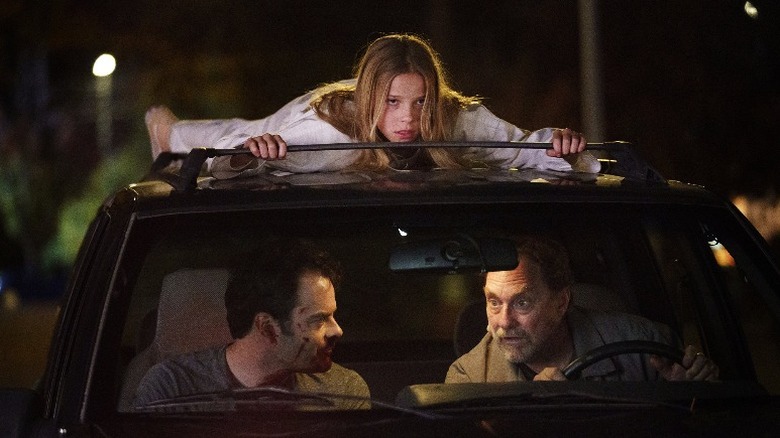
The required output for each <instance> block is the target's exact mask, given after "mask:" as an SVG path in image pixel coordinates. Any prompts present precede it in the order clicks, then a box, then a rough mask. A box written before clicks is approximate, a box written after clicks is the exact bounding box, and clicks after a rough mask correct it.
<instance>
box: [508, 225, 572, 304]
mask: <svg viewBox="0 0 780 438" xmlns="http://www.w3.org/2000/svg"><path fill="white" fill-rule="evenodd" d="M515 241H516V244H517V256H518V258H520V257H525V258H527V259H529V260H532V261H534V262H535V263H536V264H537V265H539V269H540V270H541V273H542V279H543V280H544V282H545V283H546V284H547V286H548V287H549V288H550V290H552V291H553V292H555V293H558V292H560V291H561V290H563V288H564V287H566V286H569V285H570V284H571V282H572V273H571V266H570V265H569V256H568V254H567V252H566V248H565V247H564V246H563V245H562V244H561V243H560V242H558V241H556V240H553V239H549V238H546V237H536V236H534V237H521V238H517V239H516V240H515Z"/></svg>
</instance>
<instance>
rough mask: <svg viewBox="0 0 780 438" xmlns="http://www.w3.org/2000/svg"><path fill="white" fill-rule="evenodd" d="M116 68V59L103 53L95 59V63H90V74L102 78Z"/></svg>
mask: <svg viewBox="0 0 780 438" xmlns="http://www.w3.org/2000/svg"><path fill="white" fill-rule="evenodd" d="M115 68H116V59H114V57H113V56H111V55H109V54H108V53H104V54H102V55H100V56H98V58H97V59H96V60H95V64H93V65H92V74H93V75H95V76H97V77H99V78H102V77H105V76H108V75H110V74H111V73H113V72H114V69H115Z"/></svg>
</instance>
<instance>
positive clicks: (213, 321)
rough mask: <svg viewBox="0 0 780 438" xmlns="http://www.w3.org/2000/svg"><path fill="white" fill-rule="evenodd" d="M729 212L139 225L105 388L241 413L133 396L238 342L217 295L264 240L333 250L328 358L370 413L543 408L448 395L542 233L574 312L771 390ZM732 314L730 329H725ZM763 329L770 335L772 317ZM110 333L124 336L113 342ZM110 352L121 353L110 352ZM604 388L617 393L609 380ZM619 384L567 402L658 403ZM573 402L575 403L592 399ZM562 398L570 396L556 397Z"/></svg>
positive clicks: (299, 403)
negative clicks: (757, 356)
mask: <svg viewBox="0 0 780 438" xmlns="http://www.w3.org/2000/svg"><path fill="white" fill-rule="evenodd" d="M724 214H725V213H724V211H722V210H721V209H719V208H715V207H712V208H703V207H698V208H696V209H694V208H690V207H686V206H669V205H662V204H659V205H653V204H647V205H636V204H624V203H608V202H600V203H577V202H571V203H556V204H551V203H545V202H539V203H533V202H526V203H522V204H520V203H507V204H506V205H501V204H490V205H481V204H479V203H471V204H468V205H455V204H452V205H450V204H441V205H438V204H434V205H412V206H408V205H407V206H404V205H389V206H388V205H385V206H376V205H374V206H341V207H339V208H328V207H322V206H319V207H314V206H307V205H298V206H295V207H294V208H285V209H274V208H270V207H268V208H260V209H257V210H248V209H247V210H242V211H229V212H225V211H221V212H208V211H195V212H189V213H180V214H179V213H177V214H160V215H156V216H150V217H144V216H143V215H140V216H139V217H136V218H135V220H134V223H133V224H132V227H131V231H130V232H129V233H128V234H127V236H126V241H125V243H124V250H123V252H122V255H121V260H120V263H119V265H118V266H119V268H118V270H117V273H116V274H115V280H114V286H113V290H114V291H115V293H114V295H115V296H116V297H117V300H116V303H111V304H110V305H109V306H108V313H107V318H106V324H107V325H108V326H110V325H112V324H113V325H116V326H117V327H118V328H119V329H118V330H115V332H116V333H118V334H117V335H111V333H112V331H111V330H103V334H102V336H105V337H107V338H109V339H106V342H102V344H101V345H104V347H101V352H100V354H99V361H98V363H97V366H98V367H102V369H103V371H102V373H103V374H104V375H113V376H114V379H115V382H116V385H115V387H116V388H118V389H117V390H116V391H115V397H116V398H115V400H116V402H117V408H118V410H119V411H122V412H134V411H139V412H149V411H166V409H167V408H171V407H176V406H178V407H182V406H185V405H186V406H190V405H192V404H193V403H194V404H197V405H198V406H206V405H208V406H209V407H207V408H204V409H206V410H215V409H216V410H220V409H229V410H232V409H236V406H237V404H236V403H224V402H225V400H226V399H229V400H233V401H235V400H237V399H241V400H244V401H245V400H247V393H246V392H244V393H236V392H231V393H217V394H216V395H215V394H206V396H205V397H203V396H199V395H198V394H186V395H187V397H188V398H184V399H180V400H177V399H169V400H164V401H162V402H159V403H158V406H162V408H160V409H157V408H155V407H154V405H150V406H148V407H147V408H144V409H139V410H136V409H134V408H133V399H134V397H135V394H136V391H137V388H138V384H139V382H140V380H141V379H142V378H143V376H144V374H145V373H146V372H147V371H148V370H149V368H150V367H152V366H153V365H154V364H156V363H158V362H161V361H164V360H167V359H170V358H172V357H176V356H180V355H184V354H188V353H192V352H195V351H200V350H204V349H208V348H215V347H219V346H223V345H226V344H227V343H230V342H231V341H232V337H231V335H230V332H229V330H228V325H227V322H226V320H225V318H226V317H225V304H224V294H225V289H226V287H227V282H228V281H229V278H230V275H231V269H232V268H233V267H234V266H235V264H236V261H237V257H244V256H245V255H247V254H252V253H253V252H256V251H258V250H259V249H258V248H262V244H263V242H267V241H269V239H276V238H280V237H296V238H303V239H306V240H309V241H312V242H315V243H316V244H317V245H319V246H321V247H323V248H325V249H326V250H327V251H328V252H329V253H330V254H331V255H332V256H333V257H334V258H335V259H337V260H338V261H339V263H340V264H341V265H342V268H343V271H344V274H343V279H342V281H341V283H340V285H339V286H338V288H337V290H336V301H337V305H338V309H337V311H336V312H335V319H336V320H337V321H338V324H339V325H340V326H341V328H342V329H343V336H342V337H341V339H340V340H339V342H338V344H337V345H336V346H335V349H334V351H333V355H332V358H333V361H334V362H335V363H338V364H340V365H342V366H344V367H346V368H348V369H351V370H354V371H356V372H357V373H358V374H359V375H360V376H361V377H362V378H363V379H364V380H365V382H366V383H367V385H368V387H369V389H370V393H371V399H372V401H373V407H374V408H377V407H382V406H388V405H394V404H400V405H412V406H418V405H426V404H428V405H440V406H449V407H452V406H458V407H460V408H467V407H469V406H471V407H473V406H474V403H471V404H469V403H466V402H464V399H466V400H468V399H471V400H472V401H474V400H476V401H480V400H481V401H485V400H489V399H495V398H496V397H499V398H501V397H511V400H512V403H513V405H517V404H521V405H522V404H536V403H539V400H540V398H539V397H527V396H526V395H525V394H526V392H527V391H525V392H523V391H520V392H519V393H518V392H516V393H512V394H509V393H507V392H505V391H504V392H499V393H496V392H495V390H494V389H493V390H491V391H493V392H490V391H488V392H487V393H485V392H480V391H477V392H474V391H475V390H474V389H473V388H471V389H467V388H469V385H463V386H457V384H451V385H443V383H444V379H445V376H446V375H447V372H448V369H449V367H450V365H451V364H452V363H453V361H455V360H456V359H457V358H458V357H459V356H460V355H462V354H464V353H465V352H467V351H469V350H471V349H472V348H473V347H474V346H475V345H476V344H477V343H478V342H479V341H480V339H481V338H482V337H483V336H484V335H485V333H486V326H485V318H486V316H485V295H484V293H483V286H484V283H485V271H490V270H507V269H509V268H507V266H506V265H502V263H504V262H505V261H506V259H507V257H515V256H514V252H513V251H512V250H513V247H512V246H511V245H510V247H509V249H507V246H506V245H505V242H508V241H511V240H510V239H514V238H516V237H517V236H546V237H550V238H554V239H555V240H557V241H559V242H560V243H562V244H563V246H564V247H565V249H566V251H567V253H568V256H569V258H570V264H571V267H572V271H573V284H572V287H571V294H572V303H571V306H576V307H579V308H586V309H597V310H600V311H617V312H623V313H628V314H633V315H639V316H642V317H644V318H647V319H650V320H652V321H656V322H659V323H662V324H664V325H666V326H668V327H669V329H670V330H671V333H673V335H674V337H675V338H677V339H678V340H679V343H680V344H679V345H688V344H691V345H694V346H696V348H697V349H699V350H701V351H705V352H706V354H707V355H708V356H709V357H711V358H712V359H713V360H714V361H715V362H716V363H718V365H719V367H720V370H721V371H720V376H721V379H722V380H723V382H724V383H727V382H741V381H745V380H751V379H754V373H757V374H758V377H759V380H760V381H761V382H762V384H764V386H765V387H766V388H767V389H768V390H770V391H771V392H777V389H778V388H777V387H772V385H774V383H772V382H773V381H774V380H773V379H774V378H773V376H768V375H767V374H766V373H764V370H761V369H757V370H754V369H753V366H752V364H751V363H750V359H749V357H750V356H749V354H748V352H745V351H741V349H743V347H741V346H740V345H737V344H735V343H734V341H733V337H731V336H729V335H728V331H729V330H748V331H749V330H750V327H751V326H750V324H747V325H745V324H740V322H739V321H738V320H739V318H740V311H741V310H740V309H744V308H745V307H746V306H750V305H751V304H752V303H754V302H755V300H756V297H759V296H760V295H761V294H762V293H763V292H762V290H765V289H766V287H765V285H762V284H761V281H762V280H761V278H754V277H750V275H746V274H745V272H748V273H750V272H751V269H750V266H747V267H742V266H739V263H735V261H734V260H735V259H737V260H740V259H741V258H745V259H747V258H746V257H742V255H743V254H742V253H741V252H740V251H742V249H741V248H743V247H744V242H740V241H739V240H738V239H736V238H734V237H733V236H734V235H735V233H734V232H733V230H732V229H730V228H729V227H730V226H732V225H728V222H726V221H725V220H723V218H724V217H725V216H724ZM507 251H508V252H507ZM754 271H755V270H754ZM763 281H766V280H763ZM762 287H763V288H764V289H762ZM723 312H726V313H725V314H727V315H730V316H729V318H733V320H727V321H726V322H725V323H724V317H723V315H724V313H723ZM755 323H756V324H758V325H761V324H771V325H775V326H776V324H777V322H776V321H774V320H771V319H769V320H767V321H756V322H755ZM745 327H747V328H745ZM756 330H761V328H760V327H757V328H756ZM119 333H121V335H119ZM747 334H748V336H749V337H751V341H750V342H751V345H750V348H751V349H754V350H756V351H765V352H767V353H766V354H773V353H778V352H777V351H775V350H776V349H777V342H776V341H775V340H773V339H767V340H764V341H762V340H761V339H759V338H758V337H755V336H751V333H747ZM111 336H115V337H116V339H114V340H113V342H108V341H112V340H111V339H110V337H111ZM116 345H119V346H120V351H109V350H108V349H110V348H111V347H110V346H116ZM767 349H770V350H772V351H771V352H768V350H767ZM768 372H769V371H767V373H768ZM580 383H581V382H580ZM587 383H592V382H587ZM595 383H599V382H595ZM563 384H564V385H565V384H566V382H563ZM421 385H422V386H421ZM426 385H428V386H426ZM431 385H434V386H431ZM435 385H439V389H441V388H442V387H446V388H447V389H443V390H439V394H442V393H446V392H447V391H450V392H452V391H454V392H452V394H451V395H452V397H453V398H452V399H431V398H430V397H431V391H436V388H437V387H436V386H435ZM601 385H602V386H601V387H602V388H610V386H609V382H601ZM605 385H606V386H605ZM626 385H628V387H629V388H630V385H631V383H630V382H628V383H626V382H620V385H618V386H615V385H613V386H611V387H612V388H614V391H615V392H612V393H610V392H609V391H610V390H609V389H606V390H604V389H601V390H599V391H601V392H598V393H592V394H591V395H590V396H588V397H574V398H572V397H569V398H568V399H567V400H568V401H569V402H571V401H572V400H574V401H575V402H587V403H593V401H594V400H595V399H598V400H600V401H602V402H603V401H605V400H607V399H612V400H625V399H627V398H629V397H628V395H629V394H630V395H631V397H630V398H632V399H637V398H638V399H645V398H646V397H644V396H642V394H649V393H653V394H655V396H654V397H657V395H658V394H659V393H658V391H646V392H642V391H633V392H632V390H631V389H626V388H627V386H626ZM706 385H707V384H704V385H703V386H696V389H695V394H693V396H694V397H699V398H701V397H704V398H706V397H707V386H706ZM711 385H718V383H715V384H711ZM483 386H484V385H483ZM453 388H455V389H453ZM457 388H461V389H457ZM574 390H576V391H580V392H579V393H580V395H581V394H582V390H583V387H582V386H578V387H576V388H574ZM442 391H443V392H442ZM533 391H536V390H533ZM576 391H575V392H576ZM604 391H606V392H604ZM718 391H723V387H720V388H719V389H718ZM554 393H555V394H558V395H561V394H566V393H567V390H566V389H565V386H564V387H560V386H557V387H556V389H555V391H554ZM237 394H239V396H238V397H237V396H236V395H237ZM249 394H250V395H251V397H250V398H251V399H253V400H254V401H253V402H251V403H245V402H244V401H242V402H241V403H239V404H240V405H242V406H244V405H252V406H253V408H256V409H272V408H274V406H277V407H278V406H280V405H284V406H286V407H290V406H294V407H298V408H303V409H311V408H314V409H321V408H333V406H332V405H333V403H332V401H333V399H334V398H336V399H337V398H339V397H340V396H338V395H333V396H331V397H330V398H329V397H328V394H316V395H310V396H308V397H306V396H305V395H301V394H300V392H295V391H292V392H291V391H280V392H279V391H277V392H274V391H258V392H255V391H250V392H249ZM518 394H520V395H518ZM568 394H571V392H568ZM690 396H691V394H687V395H686V397H690ZM193 397H194V398H193ZM426 397H427V398H426ZM434 398H435V397H434ZM562 399H563V398H561V397H558V398H554V400H562ZM257 400H264V402H258V401H257ZM549 400H551V398H549V397H548V398H547V401H548V402H549ZM652 402H665V400H657V399H654V400H652ZM688 402H690V400H688ZM476 404H477V405H479V402H476ZM335 406H336V407H335V408H337V409H338V408H339V406H343V405H340V404H339V403H336V404H335Z"/></svg>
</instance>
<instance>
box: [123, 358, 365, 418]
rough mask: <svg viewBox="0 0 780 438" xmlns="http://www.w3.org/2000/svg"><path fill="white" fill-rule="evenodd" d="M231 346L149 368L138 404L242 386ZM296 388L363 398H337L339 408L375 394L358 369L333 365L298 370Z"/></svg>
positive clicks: (360, 404) (357, 406) (359, 406)
mask: <svg viewBox="0 0 780 438" xmlns="http://www.w3.org/2000/svg"><path fill="white" fill-rule="evenodd" d="M226 348H227V346H222V347H215V348H210V349H207V350H201V351H197V352H194V353H188V354H184V355H181V356H177V357H174V358H172V359H168V360H166V361H163V362H160V363H158V364H156V365H154V366H153V367H152V368H150V369H149V371H147V373H146V375H145V376H144V377H143V379H141V383H139V385H138V389H137V390H136V395H135V398H134V400H133V406H134V407H140V406H144V405H147V404H149V403H151V402H154V401H157V400H165V399H170V398H174V397H179V396H184V395H193V394H201V393H212V392H222V391H226V390H228V389H238V388H241V387H242V386H241V384H240V383H239V382H238V381H237V380H236V379H235V378H234V377H233V374H232V373H231V372H230V370H229V368H228V364H227V358H226V356H225V349H226ZM291 383H292V385H291V386H292V387H291V388H290V389H293V390H295V391H301V392H312V393H323V394H340V395H346V396H351V397H359V399H349V398H333V399H332V401H333V403H334V406H333V407H334V408H335V409H368V408H370V407H371V403H370V397H371V394H370V392H369V389H368V385H367V384H366V382H365V381H364V380H363V378H362V377H360V375H359V374H358V373H356V372H355V371H352V370H350V369H347V368H344V367H342V366H341V365H338V364H335V363H334V364H333V366H332V367H331V368H330V370H328V371H326V372H324V373H295V374H294V375H293V379H292V382H291Z"/></svg>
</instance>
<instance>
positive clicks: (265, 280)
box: [225, 238, 341, 339]
mask: <svg viewBox="0 0 780 438" xmlns="http://www.w3.org/2000/svg"><path fill="white" fill-rule="evenodd" d="M306 272H314V273H317V274H320V275H322V276H323V277H326V278H327V279H329V280H330V281H331V283H333V286H334V287H337V286H338V283H339V282H340V280H341V267H340V266H339V264H338V262H337V261H336V260H335V259H333V258H332V257H331V256H330V255H329V254H328V253H327V252H326V251H325V250H324V249H322V248H320V247H318V246H316V245H315V244H314V243H312V242H310V241H307V240H303V239H293V238H285V239H273V240H271V241H268V242H266V244H264V245H263V246H262V247H261V248H260V249H258V250H257V251H253V252H252V253H250V254H247V255H246V256H244V257H243V260H241V261H240V262H238V267H237V268H235V269H234V270H233V272H232V274H231V278H230V281H229V282H228V286H227V290H226V291H225V308H226V309H227V321H228V326H229V327H230V334H231V335H232V336H233V338H234V339H238V338H242V337H244V336H246V335H247V334H248V333H249V330H250V329H251V328H252V324H253V321H254V318H255V315H257V314H258V313H260V312H265V313H268V314H269V315H271V316H272V317H273V318H274V319H276V320H277V321H279V323H280V325H281V326H282V328H283V329H285V323H286V322H287V321H289V320H290V316H291V315H290V313H291V312H292V310H293V309H294V308H295V306H296V305H297V303H298V296H297V291H298V285H299V280H300V278H301V276H302V275H303V274H305V273H306Z"/></svg>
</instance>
